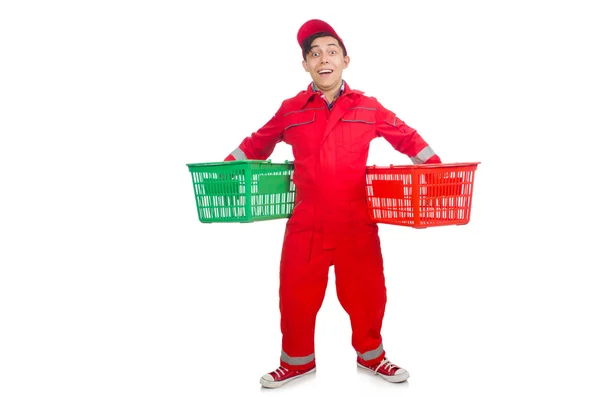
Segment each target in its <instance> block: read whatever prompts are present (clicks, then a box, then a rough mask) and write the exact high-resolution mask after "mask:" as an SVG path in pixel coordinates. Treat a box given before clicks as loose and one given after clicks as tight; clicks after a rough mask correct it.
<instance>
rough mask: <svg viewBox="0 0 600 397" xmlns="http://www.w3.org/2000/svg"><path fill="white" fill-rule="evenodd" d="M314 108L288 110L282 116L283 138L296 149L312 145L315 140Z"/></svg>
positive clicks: (315, 116) (315, 115)
mask: <svg viewBox="0 0 600 397" xmlns="http://www.w3.org/2000/svg"><path fill="white" fill-rule="evenodd" d="M315 110H316V109H304V110H300V111H294V112H289V113H287V114H286V115H285V116H284V121H283V122H284V124H283V140H284V142H286V143H287V144H289V145H292V146H293V147H295V148H296V149H301V147H304V146H307V145H308V146H312V142H313V140H315V131H314V130H315V121H316V119H317V114H316V112H315Z"/></svg>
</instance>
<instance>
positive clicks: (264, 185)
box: [187, 160, 296, 223]
mask: <svg viewBox="0 0 600 397" xmlns="http://www.w3.org/2000/svg"><path fill="white" fill-rule="evenodd" d="M187 166H188V169H189V171H190V173H191V174H192V183H193V184H194V193H195V196H196V208H197V210H198V219H199V220H200V222H203V223H213V222H254V221H263V220H269V219H279V218H289V217H290V215H291V214H292V210H293V208H294V200H295V198H296V189H295V186H294V183H293V182H292V173H293V171H294V163H293V162H288V161H286V162H285V163H271V160H266V161H263V160H238V161H225V162H218V163H195V164H187Z"/></svg>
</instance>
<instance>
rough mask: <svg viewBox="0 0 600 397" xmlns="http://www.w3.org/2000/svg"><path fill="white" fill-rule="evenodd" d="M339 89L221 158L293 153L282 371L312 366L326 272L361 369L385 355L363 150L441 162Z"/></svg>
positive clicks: (391, 117)
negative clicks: (384, 148)
mask: <svg viewBox="0 0 600 397" xmlns="http://www.w3.org/2000/svg"><path fill="white" fill-rule="evenodd" d="M344 84H345V89H344V92H343V93H342V95H341V96H340V97H339V98H338V99H337V100H336V102H335V104H334V106H333V108H332V109H331V110H329V108H328V106H327V101H326V100H325V97H324V96H323V95H322V93H320V92H315V91H313V89H312V85H309V86H308V88H307V90H305V91H301V92H300V93H299V94H298V95H296V96H295V97H294V98H290V99H287V100H285V101H283V103H282V105H281V107H280V108H279V110H278V111H277V113H276V114H275V116H273V118H272V119H271V120H270V121H269V122H268V123H267V124H265V125H264V126H263V127H262V128H260V129H259V130H258V131H256V132H254V133H253V134H251V135H250V136H249V137H247V138H245V139H244V140H243V141H242V143H241V144H240V146H239V147H238V148H236V149H235V150H234V151H233V152H232V153H231V154H230V155H229V156H228V157H227V158H226V159H225V160H233V159H235V160H246V159H258V160H266V159H267V158H268V157H269V156H270V155H271V153H272V152H273V150H274V148H275V145H276V144H277V143H279V142H281V141H283V142H285V143H287V144H289V145H291V147H292V151H293V155H294V173H293V180H294V184H295V185H296V202H297V204H296V207H295V208H294V211H293V213H292V216H291V217H290V219H289V220H288V221H287V225H286V230H285V235H284V240H283V247H282V252H281V263H280V287H279V297H280V302H279V307H280V311H281V332H282V351H281V365H282V366H284V367H286V368H288V369H297V370H301V369H306V368H311V367H312V366H314V365H315V351H314V332H315V322H316V317H317V312H318V311H319V309H320V307H321V304H322V302H323V298H324V297H325V290H326V287H327V278H328V272H329V266H331V265H335V267H334V270H335V279H336V291H337V296H338V299H339V301H340V303H341V305H342V307H343V308H344V310H345V311H346V312H347V313H348V315H349V316H350V322H351V326H352V346H353V347H354V349H355V350H356V352H357V354H358V355H359V356H360V357H361V358H362V359H363V360H365V361H366V363H367V364H368V365H371V364H373V363H376V362H379V361H381V360H382V359H383V357H384V356H385V351H384V349H383V344H382V338H381V334H380V331H381V325H382V321H383V315H384V311H385V304H386V287H385V280H384V273H383V260H382V256H381V248H380V242H379V235H378V227H377V225H376V224H375V223H373V222H372V221H371V220H370V219H369V217H368V213H367V205H366V200H365V180H366V176H365V172H366V166H367V157H368V150H369V144H370V142H371V140H372V139H374V138H376V137H383V138H385V139H386V140H387V141H388V142H389V143H391V144H392V146H393V147H394V148H395V149H396V150H398V151H399V152H401V153H404V154H405V155H407V156H409V157H410V158H411V160H412V161H413V163H415V164H420V163H440V162H441V161H440V158H439V157H438V156H437V155H436V154H435V153H434V152H433V150H432V149H431V148H430V147H429V146H428V144H427V143H426V142H425V141H424V140H423V138H422V137H421V136H420V135H419V134H418V133H417V132H416V131H415V130H414V129H413V128H411V127H409V126H407V125H406V124H405V123H404V122H403V121H402V120H400V119H398V118H397V117H396V115H395V114H394V113H392V112H391V111H389V110H387V109H385V108H384V107H383V106H382V105H381V104H380V103H379V102H378V101H377V100H376V99H375V98H372V97H368V96H365V95H364V94H363V93H362V92H361V91H355V90H351V89H350V87H349V86H348V85H347V83H344Z"/></svg>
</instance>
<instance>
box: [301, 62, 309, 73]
mask: <svg viewBox="0 0 600 397" xmlns="http://www.w3.org/2000/svg"><path fill="white" fill-rule="evenodd" d="M302 67H303V68H304V71H305V72H308V65H306V61H302Z"/></svg>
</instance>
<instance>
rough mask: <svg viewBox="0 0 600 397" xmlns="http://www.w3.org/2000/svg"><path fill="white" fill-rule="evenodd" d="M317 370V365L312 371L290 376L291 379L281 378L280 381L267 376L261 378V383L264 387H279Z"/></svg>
mask: <svg viewBox="0 0 600 397" xmlns="http://www.w3.org/2000/svg"><path fill="white" fill-rule="evenodd" d="M316 370H317V367H315V368H313V369H311V370H310V371H306V372H305V373H303V374H300V375H296V376H294V377H292V378H289V379H286V380H281V381H278V382H277V381H274V380H268V379H265V378H260V384H261V385H262V387H266V388H267V389H275V388H278V387H281V386H283V385H285V384H286V383H288V382H289V381H292V380H294V379H298V378H301V377H303V376H304V375H308V374H312V373H313V372H315V371H316Z"/></svg>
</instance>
